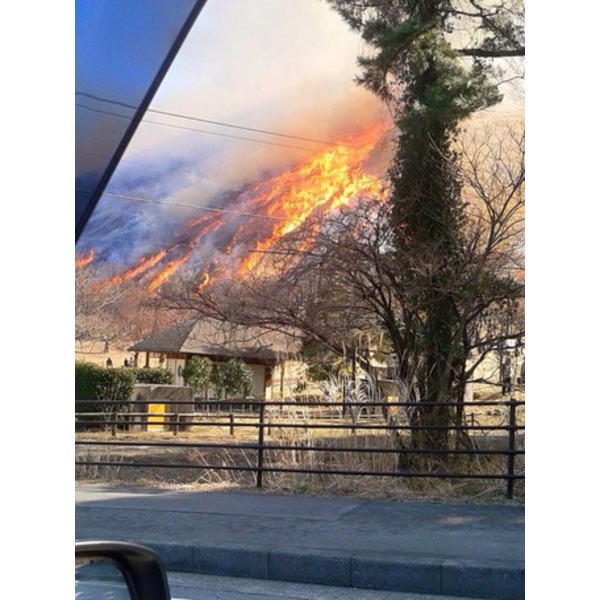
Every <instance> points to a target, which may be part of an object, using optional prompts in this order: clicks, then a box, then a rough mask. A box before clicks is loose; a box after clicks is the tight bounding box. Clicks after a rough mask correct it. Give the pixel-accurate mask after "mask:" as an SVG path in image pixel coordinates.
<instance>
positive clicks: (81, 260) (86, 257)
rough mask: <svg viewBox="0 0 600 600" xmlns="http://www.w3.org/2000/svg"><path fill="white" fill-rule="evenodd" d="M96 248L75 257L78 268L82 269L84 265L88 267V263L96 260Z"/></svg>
mask: <svg viewBox="0 0 600 600" xmlns="http://www.w3.org/2000/svg"><path fill="white" fill-rule="evenodd" d="M94 255H95V253H94V250H93V249H92V250H89V251H88V252H87V253H86V254H80V255H79V256H76V257H75V268H76V269H81V268H83V267H86V266H87V265H89V264H90V263H91V262H92V261H93V260H94Z"/></svg>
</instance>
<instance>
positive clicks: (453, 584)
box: [145, 543, 525, 600]
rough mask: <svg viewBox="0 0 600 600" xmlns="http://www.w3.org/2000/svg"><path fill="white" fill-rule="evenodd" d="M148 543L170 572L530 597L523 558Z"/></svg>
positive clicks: (487, 598)
mask: <svg viewBox="0 0 600 600" xmlns="http://www.w3.org/2000/svg"><path fill="white" fill-rule="evenodd" d="M145 545H147V546H148V547H150V548H152V549H153V550H154V551H155V552H157V553H158V554H159V555H160V557H161V559H162V561H163V565H164V567H165V569H166V570H167V571H182V572H187V573H197V574H203V575H220V576H226V577H247V578H252V579H263V580H275V581H289V582H293V583H313V584H319V585H330V586H335V587H353V588H360V589H369V590H382V591H383V590H385V591H394V592H405V593H417V594H431V595H448V596H459V597H463V598H477V599H480V600H522V599H523V598H525V567H524V565H522V564H520V563H515V565H514V566H512V567H507V566H506V565H505V564H504V563H503V564H502V565H498V564H493V563H491V562H481V563H479V562H477V563H475V562H472V561H471V562H467V561H457V560H450V559H448V560H434V559H415V558H413V557H406V558H404V557H389V556H384V555H382V556H381V557H374V556H373V555H372V554H369V555H361V554H360V553H355V554H346V555H345V554H341V553H336V552H333V551H326V550H323V551H321V550H313V551H311V552H303V551H293V550H279V549H269V550H267V549H262V550H261V549H256V548H252V547H247V546H229V547H221V546H186V545H181V544H169V543H147V544H145Z"/></svg>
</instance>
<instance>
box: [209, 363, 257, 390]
mask: <svg viewBox="0 0 600 600" xmlns="http://www.w3.org/2000/svg"><path fill="white" fill-rule="evenodd" d="M211 382H212V384H213V385H214V386H215V388H216V390H217V395H218V397H219V398H221V397H222V396H223V394H224V395H225V396H226V397H231V396H235V395H236V394H238V393H241V394H242V395H244V396H247V395H248V394H250V392H251V391H252V383H253V377H252V370H251V369H250V367H249V366H248V365H247V364H246V363H244V362H241V361H237V360H230V361H228V362H225V363H220V364H219V365H217V366H216V367H215V368H214V369H213V372H212V375H211Z"/></svg>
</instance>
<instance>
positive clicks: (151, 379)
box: [132, 367, 173, 385]
mask: <svg viewBox="0 0 600 600" xmlns="http://www.w3.org/2000/svg"><path fill="white" fill-rule="evenodd" d="M132 370H133V374H134V377H135V382H136V383H155V384H159V385H172V384H173V373H172V372H171V371H170V370H169V369H165V368H163V367H142V368H141V369H132Z"/></svg>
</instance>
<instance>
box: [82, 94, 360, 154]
mask: <svg viewBox="0 0 600 600" xmlns="http://www.w3.org/2000/svg"><path fill="white" fill-rule="evenodd" d="M75 95H76V96H84V97H86V98H91V99H93V100H97V101H99V102H106V103H109V104H114V105H116V106H123V107H125V108H130V109H134V110H135V109H137V107H136V106H134V105H131V104H126V103H124V102H118V101H116V100H109V99H108V98H102V97H100V96H94V95H93V94H88V93H86V92H75ZM79 106H82V105H79ZM84 108H89V107H84ZM90 110H93V109H90ZM146 112H150V113H155V114H159V115H165V116H169V117H175V118H178V119H187V120H190V121H198V122H200V123H209V124H210V125H217V126H219V127H229V128H231V129H241V130H243V131H252V132H254V133H262V134H265V135H274V136H277V137H283V138H288V139H292V140H300V141H303V142H314V143H316V144H327V145H329V146H334V145H335V146H347V147H349V148H358V146H356V145H354V144H345V143H343V142H334V141H332V140H321V139H318V138H309V137H303V136H299V135H292V134H288V133H281V132H278V131H269V130H267V129H258V128H255V127H247V126H245V125H235V124H233V123H226V122H224V121H213V120H211V119H203V118H201V117H194V116H191V115H184V114H181V113H176V112H170V111H165V110H158V109H154V108H149V109H148V110H147V111H146ZM109 114H112V113H109ZM142 120H143V121H145V119H142ZM161 124H162V125H165V123H161ZM193 131H200V130H193ZM204 133H206V132H204ZM242 139H245V138H242Z"/></svg>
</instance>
